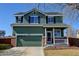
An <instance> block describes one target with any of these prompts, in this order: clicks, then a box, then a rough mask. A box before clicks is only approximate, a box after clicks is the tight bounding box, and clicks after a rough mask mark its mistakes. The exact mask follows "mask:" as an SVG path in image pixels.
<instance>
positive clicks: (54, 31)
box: [54, 29, 61, 38]
mask: <svg viewBox="0 0 79 59" xmlns="http://www.w3.org/2000/svg"><path fill="white" fill-rule="evenodd" d="M55 31H59V32H60V35H59V36H58V35H57V36H56V35H55V33H56V32H55ZM55 31H54V36H55V38H58V37H61V29H55Z"/></svg>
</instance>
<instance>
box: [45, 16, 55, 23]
mask: <svg viewBox="0 0 79 59" xmlns="http://www.w3.org/2000/svg"><path fill="white" fill-rule="evenodd" d="M46 23H48V24H52V23H54V17H50V16H48V17H47V22H46Z"/></svg>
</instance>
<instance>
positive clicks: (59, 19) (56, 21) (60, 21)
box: [55, 16, 63, 23]
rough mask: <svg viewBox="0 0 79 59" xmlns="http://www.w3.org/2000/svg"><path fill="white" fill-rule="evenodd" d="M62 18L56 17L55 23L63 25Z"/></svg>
mask: <svg viewBox="0 0 79 59" xmlns="http://www.w3.org/2000/svg"><path fill="white" fill-rule="evenodd" d="M62 22H63V20H62V16H55V23H62Z"/></svg>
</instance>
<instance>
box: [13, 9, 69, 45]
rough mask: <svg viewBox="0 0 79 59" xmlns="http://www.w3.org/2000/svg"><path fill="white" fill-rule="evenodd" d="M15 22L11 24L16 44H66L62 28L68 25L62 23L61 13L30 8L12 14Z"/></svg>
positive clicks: (66, 40)
mask: <svg viewBox="0 0 79 59" xmlns="http://www.w3.org/2000/svg"><path fill="white" fill-rule="evenodd" d="M14 15H15V17H16V23H14V24H12V28H13V35H14V36H16V46H61V45H62V46H68V44H69V43H68V38H67V37H64V30H65V29H67V28H68V27H69V25H67V24H64V23H63V14H62V13H57V12H42V11H40V10H37V9H35V8H34V9H32V10H30V11H28V12H19V13H16V14H14Z"/></svg>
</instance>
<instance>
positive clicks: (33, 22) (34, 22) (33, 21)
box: [29, 15, 39, 24]
mask: <svg viewBox="0 0 79 59" xmlns="http://www.w3.org/2000/svg"><path fill="white" fill-rule="evenodd" d="M34 17H37V21H35V20H36V19H35V18H34ZM32 18H33V19H32ZM29 20H30V22H29V23H30V24H39V16H37V15H34V16H30V19H29ZM31 21H32V22H31Z"/></svg>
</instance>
